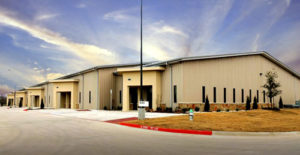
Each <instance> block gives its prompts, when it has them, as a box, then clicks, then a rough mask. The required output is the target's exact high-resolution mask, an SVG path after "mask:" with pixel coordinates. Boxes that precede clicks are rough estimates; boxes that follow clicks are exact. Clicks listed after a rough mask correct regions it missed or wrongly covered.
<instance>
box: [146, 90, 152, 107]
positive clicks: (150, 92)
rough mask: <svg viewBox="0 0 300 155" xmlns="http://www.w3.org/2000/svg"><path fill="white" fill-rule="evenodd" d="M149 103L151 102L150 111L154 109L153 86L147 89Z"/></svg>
mask: <svg viewBox="0 0 300 155" xmlns="http://www.w3.org/2000/svg"><path fill="white" fill-rule="evenodd" d="M146 91H147V101H149V109H152V86H147V87H146Z"/></svg>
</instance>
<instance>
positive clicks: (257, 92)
mask: <svg viewBox="0 0 300 155" xmlns="http://www.w3.org/2000/svg"><path fill="white" fill-rule="evenodd" d="M256 99H257V103H259V90H257V91H256Z"/></svg>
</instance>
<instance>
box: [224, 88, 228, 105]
mask: <svg viewBox="0 0 300 155" xmlns="http://www.w3.org/2000/svg"><path fill="white" fill-rule="evenodd" d="M226 102H227V93H226V88H224V103H226Z"/></svg>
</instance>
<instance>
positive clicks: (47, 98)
mask: <svg viewBox="0 0 300 155" xmlns="http://www.w3.org/2000/svg"><path fill="white" fill-rule="evenodd" d="M48 87H49V83H47V97H46V101H47V107H49V96H48Z"/></svg>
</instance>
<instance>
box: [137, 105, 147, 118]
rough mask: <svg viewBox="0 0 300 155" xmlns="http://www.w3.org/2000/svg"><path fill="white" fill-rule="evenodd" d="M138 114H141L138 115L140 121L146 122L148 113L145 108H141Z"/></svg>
mask: <svg viewBox="0 0 300 155" xmlns="http://www.w3.org/2000/svg"><path fill="white" fill-rule="evenodd" d="M138 112H139V114H138V119H139V120H144V119H145V113H146V110H145V108H143V107H139V110H138Z"/></svg>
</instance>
